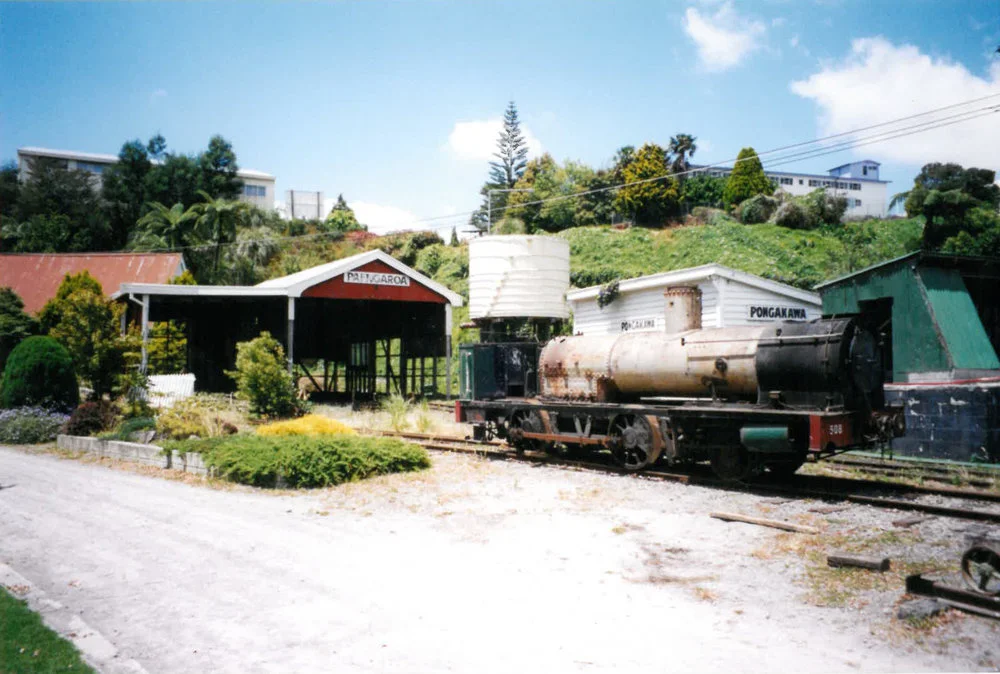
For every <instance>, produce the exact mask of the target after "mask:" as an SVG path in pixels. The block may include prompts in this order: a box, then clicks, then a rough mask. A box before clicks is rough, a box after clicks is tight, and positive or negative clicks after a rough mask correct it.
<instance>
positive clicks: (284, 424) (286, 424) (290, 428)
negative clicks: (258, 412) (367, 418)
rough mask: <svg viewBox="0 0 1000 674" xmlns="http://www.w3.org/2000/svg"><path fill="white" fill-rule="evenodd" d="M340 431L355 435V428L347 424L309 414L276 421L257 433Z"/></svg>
mask: <svg viewBox="0 0 1000 674" xmlns="http://www.w3.org/2000/svg"><path fill="white" fill-rule="evenodd" d="M338 433H344V434H347V435H355V431H354V429H353V428H351V427H350V426H348V425H347V424H343V423H341V422H339V421H337V420H336V419H331V418H330V417H324V416H320V415H318V414H307V415H305V416H304V417H300V418H298V419H291V420H289V421H275V422H273V423H270V424H264V425H263V426H260V427H258V428H257V435H264V436H283V435H336V434H338Z"/></svg>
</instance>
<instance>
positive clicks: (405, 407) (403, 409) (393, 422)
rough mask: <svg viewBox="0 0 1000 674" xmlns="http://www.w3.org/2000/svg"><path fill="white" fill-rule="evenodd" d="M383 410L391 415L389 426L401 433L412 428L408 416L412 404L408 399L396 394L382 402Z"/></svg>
mask: <svg viewBox="0 0 1000 674" xmlns="http://www.w3.org/2000/svg"><path fill="white" fill-rule="evenodd" d="M382 409H383V410H384V411H385V412H387V413H388V414H389V426H390V427H391V428H392V430H394V431H396V432H397V433H399V432H400V431H405V430H406V429H407V428H409V426H410V422H409V421H408V420H407V418H406V416H407V415H408V414H409V413H410V403H408V402H406V398H404V397H403V396H401V395H399V394H396V395H392V396H389V397H388V398H386V399H385V400H383V401H382Z"/></svg>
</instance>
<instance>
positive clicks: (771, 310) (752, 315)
mask: <svg viewBox="0 0 1000 674" xmlns="http://www.w3.org/2000/svg"><path fill="white" fill-rule="evenodd" d="M747 312H748V314H749V316H748V317H749V319H750V320H751V321H804V320H806V319H807V318H808V317H807V316H806V310H805V309H804V308H802V307H779V306H774V305H770V304H751V305H750V306H749V307H747Z"/></svg>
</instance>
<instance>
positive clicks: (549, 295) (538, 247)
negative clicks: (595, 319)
mask: <svg viewBox="0 0 1000 674" xmlns="http://www.w3.org/2000/svg"><path fill="white" fill-rule="evenodd" d="M567 290H569V242H568V241H567V240H566V239H561V238H559V237H555V236H509V235H504V236H482V237H479V238H476V239H472V240H470V241H469V318H471V319H482V318H569V305H568V304H567V303H566V291H567Z"/></svg>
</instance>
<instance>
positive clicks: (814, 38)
mask: <svg viewBox="0 0 1000 674" xmlns="http://www.w3.org/2000/svg"><path fill="white" fill-rule="evenodd" d="M997 46H1000V3H997V2H993V1H990V2H987V1H985V0H982V1H974V2H967V3H957V2H916V1H915V2H905V3H903V2H890V1H889V0H876V1H871V2H852V1H848V0H843V1H839V0H822V1H819V2H781V1H777V0H776V1H773V2H758V3H736V2H703V1H695V0H692V1H691V2H677V3H672V2H662V3H653V2H629V1H623V2H613V3H612V2H443V1H442V2H377V1H370V2H336V3H305V4H295V3H244V2H214V3H197V2H184V3H169V4H167V3H164V4H158V3H152V2H141V3H107V4H105V3H98V2H87V3H51V4H29V3H5V4H0V158H2V159H4V160H6V159H13V158H14V157H15V152H16V148H17V147H20V146H28V145H31V146H42V147H51V148H60V149H73V150H80V151H88V152H106V153H117V151H118V149H119V148H120V146H121V144H122V143H123V142H124V141H125V140H128V139H132V138H140V139H147V138H149V137H150V136H151V135H153V134H155V133H157V132H159V133H162V134H163V135H164V136H165V137H166V139H167V142H168V145H169V148H170V149H172V150H173V151H178V152H197V151H199V150H200V149H202V148H203V147H204V146H205V145H206V144H207V141H208V138H209V137H210V136H211V135H212V134H215V133H221V134H222V135H223V136H225V137H226V138H227V139H229V140H230V141H231V142H232V143H233V145H234V147H235V149H236V152H237V155H238V158H239V163H240V165H241V166H242V167H244V168H253V169H258V170H262V171H267V172H269V173H272V174H274V175H276V176H277V180H278V185H277V187H278V194H279V199H280V198H281V195H283V193H284V190H286V189H289V188H294V189H303V190H323V191H325V192H326V193H327V196H328V197H330V198H333V197H335V196H336V195H337V194H338V193H343V194H344V195H345V197H346V198H347V199H348V201H349V202H351V203H352V204H353V205H355V206H356V208H357V210H358V212H359V216H362V220H366V219H367V220H369V224H372V225H374V227H375V228H376V229H386V228H390V227H393V226H395V225H399V226H403V225H406V224H407V223H408V222H411V221H412V220H414V219H418V218H425V217H433V216H440V215H448V214H451V213H460V212H464V211H468V210H470V209H472V208H474V207H475V206H476V205H477V204H478V195H477V190H478V187H479V185H480V184H481V183H482V182H483V180H484V178H485V176H486V172H487V161H488V160H487V159H486V158H485V157H484V156H483V155H484V153H485V152H488V151H489V148H490V145H491V144H492V142H493V140H494V138H495V128H496V126H495V125H496V120H497V119H499V117H500V116H501V115H502V112H503V109H504V106H505V105H506V103H507V101H508V100H511V99H513V100H515V101H516V103H517V105H518V108H519V110H520V112H521V116H522V120H523V123H524V125H525V127H526V129H527V130H528V131H529V132H530V137H531V138H532V143H533V147H534V148H536V150H537V149H542V150H544V151H546V152H550V153H551V154H552V155H553V156H555V157H556V158H557V159H560V160H563V159H568V158H571V159H578V160H582V161H584V162H587V163H589V164H591V165H594V166H602V165H607V163H608V162H609V160H610V157H611V156H612V154H613V153H614V152H615V150H616V149H617V148H618V147H620V146H622V145H625V144H635V145H639V144H641V143H643V142H645V141H653V142H658V143H661V144H665V143H666V142H667V141H668V140H669V138H670V136H671V135H673V134H676V133H678V132H686V133H691V134H693V135H695V136H696V137H697V138H698V145H699V150H698V152H697V154H696V156H695V159H696V161H704V162H716V161H725V160H727V159H731V158H732V157H735V156H736V154H737V152H738V151H739V149H740V148H741V147H743V146H746V145H751V146H753V147H754V148H756V149H757V150H758V151H764V150H767V149H771V148H775V147H778V146H781V145H785V144H787V143H790V142H795V141H801V140H809V139H813V138H816V137H818V136H821V135H826V134H828V133H836V132H842V131H847V130H850V129H854V128H857V127H859V126H863V125H865V124H870V123H875V122H879V121H884V120H888V119H893V118H896V117H899V116H902V115H906V114H912V113H915V112H920V111H923V110H926V109H930V108H934V107H938V106H940V105H944V104H947V103H951V102H957V101H961V100H966V99H969V98H973V97H976V96H982V95H986V94H988V93H992V92H1000V55H994V54H992V52H993V51H994V50H995V49H996V48H997ZM998 130H1000V116H998V121H994V120H992V119H987V120H980V121H978V122H970V123H968V124H965V125H959V126H956V127H950V128H949V129H948V130H947V131H946V130H939V131H936V132H932V133H929V134H925V135H922V136H912V137H909V138H905V139H900V140H897V141H893V142H892V143H886V144H877V145H871V146H869V147H865V148H861V149H859V150H856V151H854V152H844V153H841V154H837V155H831V156H826V157H821V158H817V159H813V160H809V161H805V162H801V163H798V164H792V165H787V166H784V167H782V168H783V170H808V171H823V170H825V169H827V168H830V167H832V166H835V165H837V164H841V163H844V162H846V161H849V160H850V159H852V158H855V157H861V156H863V157H870V158H873V159H875V160H877V161H881V162H883V177H884V178H888V179H890V180H893V181H894V184H893V185H891V186H890V190H891V191H896V190H902V189H905V188H906V187H908V185H909V184H910V181H911V180H912V177H913V175H914V173H915V172H916V171H917V170H918V169H919V167H920V166H921V165H922V164H923V163H925V162H926V161H933V160H938V161H946V160H952V161H959V162H962V163H966V164H978V165H985V166H987V167H988V168H993V169H996V168H1000V165H998V164H1000V153H997V151H996V150H997V148H1000V131H998ZM461 221H464V217H458V216H456V218H455V222H461ZM439 224H441V225H442V226H449V225H450V224H451V222H450V221H447V220H446V221H439Z"/></svg>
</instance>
